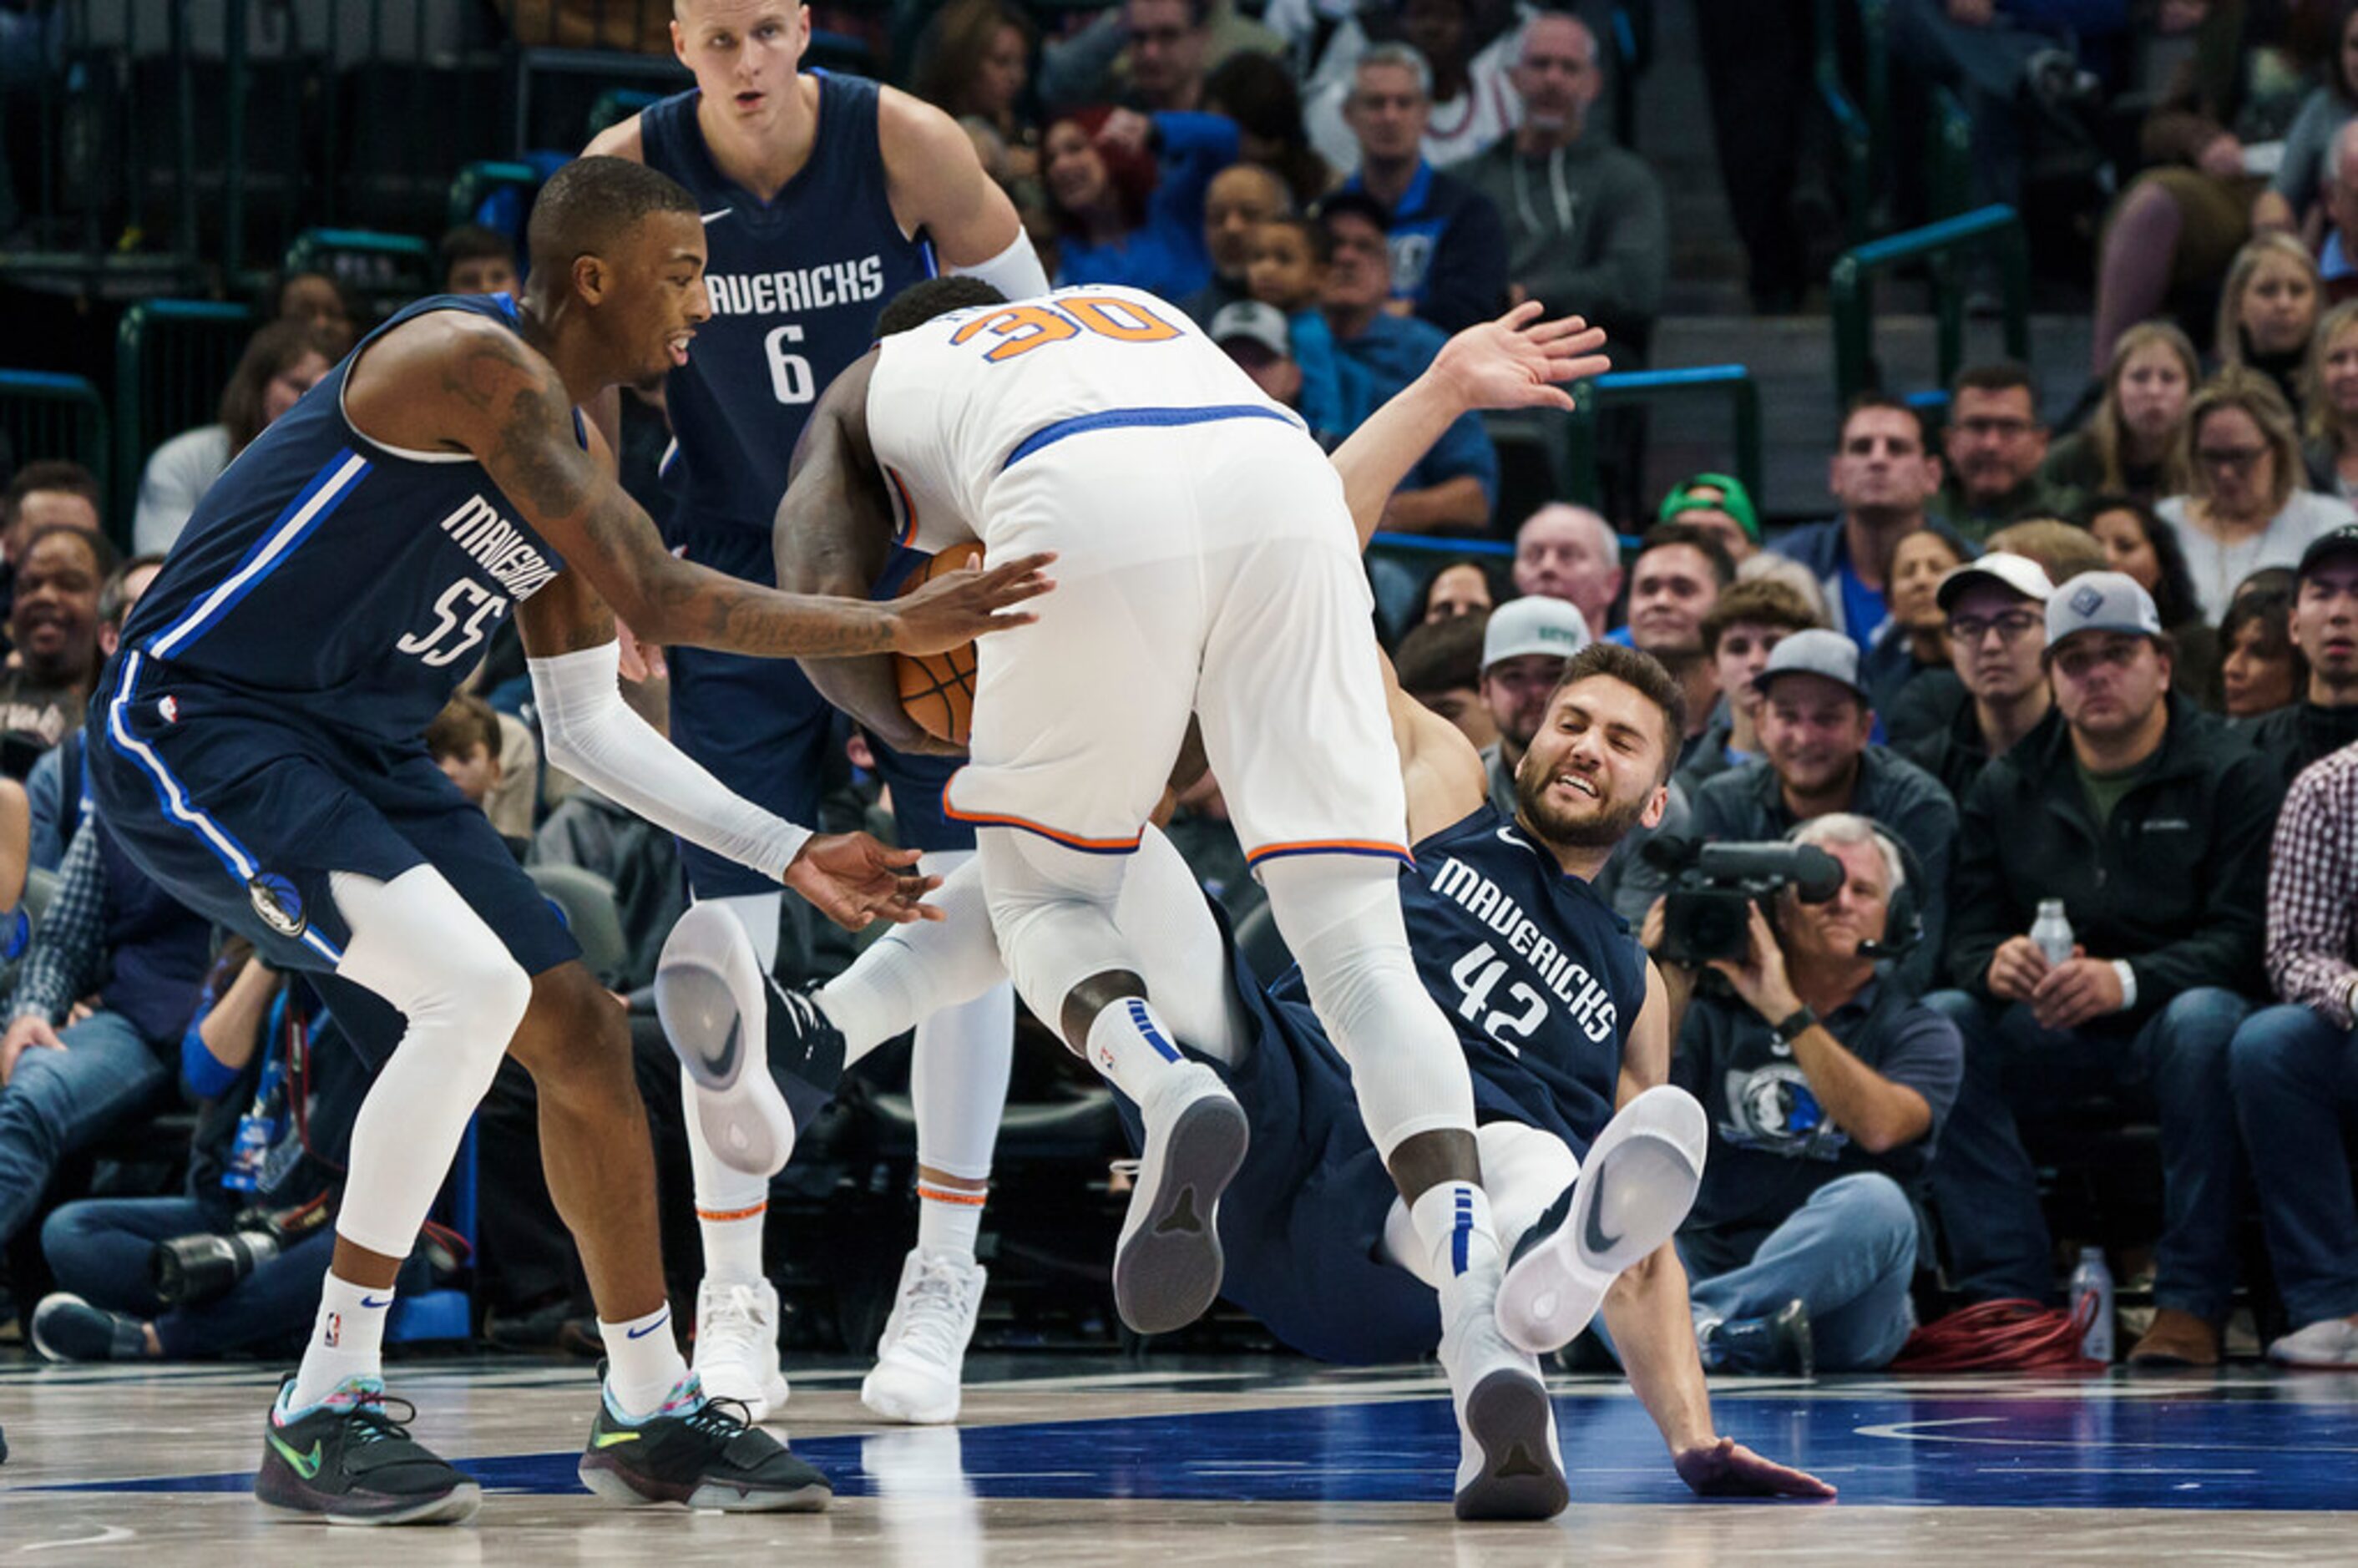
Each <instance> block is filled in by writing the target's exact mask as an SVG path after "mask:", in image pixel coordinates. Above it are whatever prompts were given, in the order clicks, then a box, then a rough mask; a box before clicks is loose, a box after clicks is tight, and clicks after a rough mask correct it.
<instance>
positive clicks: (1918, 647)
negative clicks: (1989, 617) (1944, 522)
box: [1859, 528, 1965, 713]
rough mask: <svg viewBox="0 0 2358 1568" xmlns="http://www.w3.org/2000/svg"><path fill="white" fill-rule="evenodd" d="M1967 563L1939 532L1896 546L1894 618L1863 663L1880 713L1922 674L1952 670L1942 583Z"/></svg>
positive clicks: (1931, 530) (1926, 532)
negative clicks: (1941, 594)
mask: <svg viewBox="0 0 2358 1568" xmlns="http://www.w3.org/2000/svg"><path fill="white" fill-rule="evenodd" d="M1964 561H1965V552H1964V550H1963V549H1962V548H1961V547H1960V546H1958V544H1957V542H1956V540H1954V539H1952V538H1951V537H1949V536H1948V535H1945V534H1943V533H1942V532H1940V531H1939V530H1938V529H1935V528H1919V529H1918V530H1916V532H1914V533H1913V534H1910V535H1908V536H1907V537H1905V538H1903V539H1901V540H1900V541H1899V543H1898V545H1896V546H1893V547H1892V551H1891V595H1890V599H1891V619H1890V620H1889V621H1887V622H1885V623H1884V627H1883V634H1882V635H1881V636H1879V637H1877V639H1876V640H1875V646H1874V647H1872V648H1870V649H1868V650H1867V652H1866V658H1865V659H1863V660H1861V661H1860V664H1859V672H1860V674H1861V675H1862V676H1864V677H1865V678H1866V689H1867V695H1868V700H1869V701H1870V702H1871V703H1872V704H1873V706H1874V708H1875V710H1876V711H1877V713H1888V712H1890V711H1891V708H1892V705H1893V704H1894V703H1896V702H1897V701H1898V699H1899V697H1900V694H1901V693H1903V692H1904V691H1906V690H1907V689H1908V687H1910V686H1912V685H1914V684H1915V683H1916V680H1917V678H1918V677H1919V676H1923V675H1926V674H1928V673H1931V672H1932V671H1936V670H1945V669H1947V668H1948V667H1949V642H1948V632H1949V623H1948V618H1947V617H1946V616H1944V615H1942V613H1941V600H1940V589H1941V580H1942V579H1943V578H1946V577H1947V576H1948V575H1949V574H1950V573H1951V572H1953V571H1955V570H1956V569H1957V568H1959V567H1961V566H1963V564H1964Z"/></svg>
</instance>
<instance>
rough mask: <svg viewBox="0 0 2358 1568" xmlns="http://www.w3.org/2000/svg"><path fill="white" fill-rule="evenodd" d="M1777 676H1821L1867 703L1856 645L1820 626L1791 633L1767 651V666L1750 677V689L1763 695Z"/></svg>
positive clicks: (1846, 637)
mask: <svg viewBox="0 0 2358 1568" xmlns="http://www.w3.org/2000/svg"><path fill="white" fill-rule="evenodd" d="M1778 676H1824V677H1825V678H1826V679H1828V680H1830V681H1833V682H1834V683H1835V684H1836V685H1838V686H1846V687H1850V689H1851V690H1853V691H1855V692H1856V693H1857V694H1858V699H1859V700H1860V701H1861V702H1865V701H1866V700H1867V695H1866V685H1865V684H1864V683H1863V682H1861V681H1860V679H1859V678H1858V644H1857V643H1854V642H1852V641H1851V640H1850V638H1849V636H1848V635H1847V634H1845V633H1841V632H1829V631H1827V630H1826V629H1825V628H1824V627H1823V626H1812V627H1811V628H1809V629H1808V630H1807V631H1802V632H1796V633H1792V634H1791V635H1790V636H1788V637H1786V638H1785V639H1784V640H1783V641H1781V642H1779V643H1778V644H1777V645H1776V647H1774V648H1772V649H1770V650H1769V653H1768V664H1767V665H1765V666H1763V667H1762V669H1761V671H1760V673H1759V674H1758V675H1757V676H1753V677H1752V689H1753V690H1755V691H1757V692H1760V693H1762V694H1764V695H1765V694H1766V693H1767V692H1768V684H1769V683H1770V682H1771V681H1773V680H1775V679H1776V678H1777V677H1778Z"/></svg>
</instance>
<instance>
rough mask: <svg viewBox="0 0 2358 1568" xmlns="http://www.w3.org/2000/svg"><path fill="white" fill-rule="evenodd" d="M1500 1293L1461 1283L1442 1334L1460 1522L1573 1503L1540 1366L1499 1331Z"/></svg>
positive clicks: (1533, 1515)
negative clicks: (1452, 1419)
mask: <svg viewBox="0 0 2358 1568" xmlns="http://www.w3.org/2000/svg"><path fill="white" fill-rule="evenodd" d="M1496 1266H1497V1265H1496V1264H1495V1263H1494V1264H1493V1265H1492V1267H1493V1268H1494V1269H1495V1268H1496ZM1492 1277H1493V1279H1495V1278H1496V1275H1493V1276H1492ZM1494 1291H1495V1287H1493V1289H1492V1290H1484V1289H1481V1288H1479V1286H1478V1285H1477V1284H1476V1283H1475V1282H1474V1281H1460V1282H1459V1284H1458V1290H1457V1293H1458V1302H1457V1311H1456V1314H1455V1316H1454V1317H1452V1318H1451V1319H1450V1320H1449V1321H1448V1322H1446V1323H1445V1324H1444V1325H1443V1327H1442V1331H1441V1367H1442V1370H1443V1371H1444V1372H1445V1373H1447V1374H1448V1377H1449V1396H1450V1402H1451V1404H1452V1406H1453V1407H1454V1408H1455V1411H1456V1415H1457V1494H1456V1502H1455V1509H1456V1513H1457V1517H1458V1518H1459V1519H1553V1518H1554V1517H1555V1516H1556V1515H1558V1514H1560V1513H1562V1512H1563V1510H1564V1508H1565V1505H1567V1504H1568V1503H1570V1502H1571V1501H1572V1489H1571V1487H1568V1486H1567V1485H1566V1484H1565V1482H1564V1478H1563V1458H1562V1456H1561V1455H1560V1454H1558V1452H1557V1449H1556V1434H1555V1409H1554V1407H1553V1406H1552V1404H1551V1403H1550V1402H1549V1400H1548V1392H1547V1384H1546V1383H1545V1382H1544V1381H1542V1380H1541V1376H1540V1368H1539V1362H1538V1361H1537V1360H1536V1359H1535V1358H1534V1357H1531V1356H1530V1355H1528V1354H1526V1353H1524V1352H1522V1351H1519V1350H1517V1349H1516V1348H1515V1347H1514V1346H1510V1345H1509V1344H1508V1343H1507V1341H1506V1338H1505V1336H1502V1335H1501V1334H1500V1333H1499V1332H1498V1306H1497V1301H1496V1296H1495V1293H1494Z"/></svg>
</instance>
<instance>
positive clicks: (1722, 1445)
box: [1673, 1437, 1834, 1498]
mask: <svg viewBox="0 0 2358 1568" xmlns="http://www.w3.org/2000/svg"><path fill="white" fill-rule="evenodd" d="M1673 1463H1674V1464H1676V1465H1677V1466H1678V1471H1679V1479H1680V1480H1682V1481H1684V1482H1685V1483H1686V1484H1687V1489H1688V1490H1690V1491H1692V1492H1693V1493H1694V1495H1695V1496H1697V1497H1699V1498H1831V1497H1833V1495H1834V1489H1833V1487H1832V1486H1830V1485H1828V1484H1827V1483H1826V1482H1823V1481H1821V1480H1819V1479H1818V1478H1817V1477H1816V1476H1812V1475H1811V1474H1810V1473H1809V1472H1808V1471H1806V1470H1796V1469H1793V1468H1791V1467H1790V1466H1789V1465H1779V1464H1778V1463H1777V1462H1776V1461H1775V1460H1773V1459H1763V1458H1762V1457H1761V1456H1760V1455H1759V1454H1755V1453H1753V1452H1752V1450H1750V1449H1749V1448H1747V1447H1745V1446H1744V1444H1740V1443H1738V1442H1736V1439H1734V1438H1732V1437H1721V1438H1714V1440H1713V1441H1711V1442H1709V1443H1706V1444H1702V1445H1701V1446H1700V1447H1695V1448H1689V1449H1685V1450H1683V1451H1682V1452H1681V1453H1680V1454H1679V1456H1678V1457H1677V1459H1676V1460H1674V1461H1673Z"/></svg>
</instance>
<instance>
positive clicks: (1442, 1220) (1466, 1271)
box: [1408, 1182, 1500, 1318]
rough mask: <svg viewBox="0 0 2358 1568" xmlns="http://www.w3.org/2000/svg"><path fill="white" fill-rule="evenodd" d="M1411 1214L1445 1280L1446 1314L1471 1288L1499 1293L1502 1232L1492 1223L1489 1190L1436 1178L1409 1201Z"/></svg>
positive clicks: (1440, 1277) (1437, 1274)
mask: <svg viewBox="0 0 2358 1568" xmlns="http://www.w3.org/2000/svg"><path fill="white" fill-rule="evenodd" d="M1408 1217H1409V1220H1410V1222H1411V1223H1412V1224H1413V1225H1414V1226H1415V1227H1416V1235H1417V1239H1418V1240H1419V1241H1422V1243H1423V1244H1424V1249H1425V1255H1426V1256H1427V1257H1429V1258H1431V1259H1432V1260H1433V1276H1434V1277H1435V1278H1437V1279H1438V1280H1439V1281H1441V1311H1442V1315H1443V1316H1444V1318H1447V1317H1449V1316H1451V1315H1453V1314H1455V1311H1456V1308H1457V1304H1458V1303H1459V1302H1460V1301H1462V1300H1463V1299H1464V1298H1465V1295H1466V1292H1467V1291H1469V1290H1471V1291H1477V1292H1485V1293H1487V1294H1495V1293H1497V1291H1498V1274H1499V1264H1500V1260H1499V1255H1498V1233H1497V1231H1496V1230H1494V1229H1493V1228H1492V1227H1491V1223H1490V1198H1489V1195H1488V1194H1487V1193H1485V1192H1483V1190H1482V1189H1481V1187H1480V1186H1479V1185H1478V1184H1476V1183H1473V1182H1436V1183H1435V1184H1433V1185H1432V1186H1430V1187H1427V1188H1426V1189H1425V1190H1424V1191H1423V1192H1422V1193H1421V1194H1420V1195H1418V1196H1417V1200H1416V1201H1415V1202H1414V1203H1412V1204H1411V1205H1409V1206H1408Z"/></svg>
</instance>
